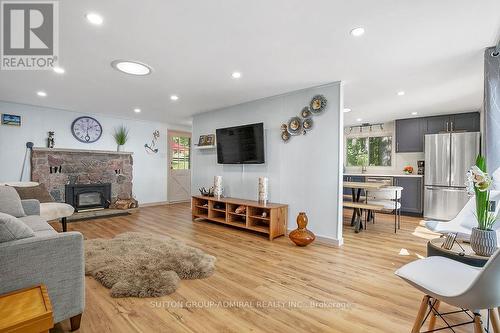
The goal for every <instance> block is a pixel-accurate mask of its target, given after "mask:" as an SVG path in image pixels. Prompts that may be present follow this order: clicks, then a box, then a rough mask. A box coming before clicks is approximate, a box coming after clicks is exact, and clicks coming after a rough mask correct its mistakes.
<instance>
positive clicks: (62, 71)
mask: <svg viewBox="0 0 500 333" xmlns="http://www.w3.org/2000/svg"><path fill="white" fill-rule="evenodd" d="M52 70H53V71H54V72H56V73H57V74H64V72H66V71H65V70H64V68H62V67H59V66H56V67H54V68H52Z"/></svg>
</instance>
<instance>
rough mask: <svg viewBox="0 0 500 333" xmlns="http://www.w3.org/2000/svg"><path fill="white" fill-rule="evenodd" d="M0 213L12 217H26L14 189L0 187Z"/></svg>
mask: <svg viewBox="0 0 500 333" xmlns="http://www.w3.org/2000/svg"><path fill="white" fill-rule="evenodd" d="M0 212H1V213H4V214H9V215H12V216H14V217H22V216H26V214H25V213H24V209H23V206H22V204H21V198H20V197H19V194H17V192H16V190H15V188H13V187H10V186H0Z"/></svg>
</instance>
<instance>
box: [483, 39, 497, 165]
mask: <svg viewBox="0 0 500 333" xmlns="http://www.w3.org/2000/svg"><path fill="white" fill-rule="evenodd" d="M494 50H495V48H494V47H491V48H488V49H486V51H485V53H484V118H485V148H486V159H487V162H488V171H489V172H490V173H493V171H495V170H496V169H497V168H499V167H500V56H499V57H493V56H491V53H492V52H493V51H494Z"/></svg>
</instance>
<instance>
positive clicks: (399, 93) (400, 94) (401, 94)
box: [398, 90, 406, 96]
mask: <svg viewBox="0 0 500 333" xmlns="http://www.w3.org/2000/svg"><path fill="white" fill-rule="evenodd" d="M405 94H406V93H405V92H404V91H402V90H401V91H398V96H404V95H405Z"/></svg>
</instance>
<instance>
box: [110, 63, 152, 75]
mask: <svg viewBox="0 0 500 333" xmlns="http://www.w3.org/2000/svg"><path fill="white" fill-rule="evenodd" d="M111 66H113V68H114V69H116V70H119V71H120V72H123V73H126V74H130V75H141V76H142V75H148V74H150V73H151V71H152V69H151V67H150V66H148V65H146V64H143V63H140V62H137V61H130V60H115V61H113V62H112V63H111Z"/></svg>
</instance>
